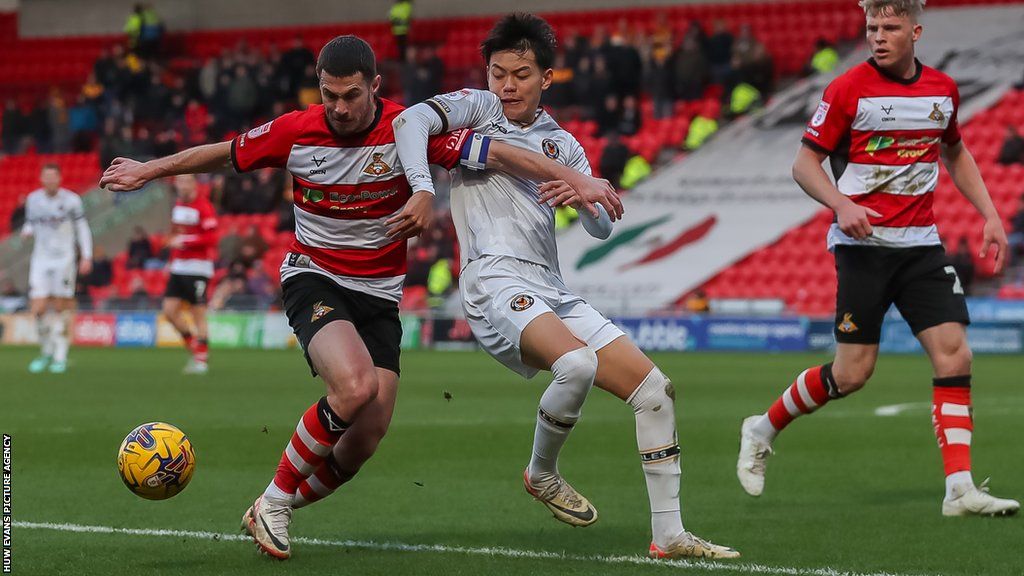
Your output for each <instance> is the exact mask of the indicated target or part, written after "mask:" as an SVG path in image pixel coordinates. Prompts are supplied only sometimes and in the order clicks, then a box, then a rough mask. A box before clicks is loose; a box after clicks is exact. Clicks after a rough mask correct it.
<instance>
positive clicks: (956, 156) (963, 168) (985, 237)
mask: <svg viewBox="0 0 1024 576" xmlns="http://www.w3.org/2000/svg"><path fill="white" fill-rule="evenodd" d="M942 163H943V164H945V165H946V170H949V175H950V176H951V177H952V178H953V183H954V184H956V187H957V190H960V193H961V194H963V195H964V198H967V200H969V201H970V203H971V204H973V205H974V207H975V208H976V209H977V210H978V212H979V213H980V214H981V216H982V217H983V218H984V219H985V227H984V228H983V230H982V241H981V253H980V254H979V256H981V257H982V258H985V257H986V256H987V255H988V251H989V250H990V249H991V250H992V251H993V252H995V259H996V266H995V272H996V273H997V274H998V273H999V271H1000V270H1002V269H1003V264H1004V262H1005V261H1006V247H1007V243H1008V241H1007V238H1006V230H1004V229H1003V220H1002V219H1001V218H1000V217H999V211H997V210H996V206H995V204H993V203H992V197H991V196H990V195H989V193H988V188H987V187H986V186H985V181H984V180H983V179H982V177H981V170H979V169H978V164H977V163H976V162H975V161H974V155H973V154H971V151H970V150H968V149H967V146H965V145H964V143H963V140H961V141H959V142H957V143H956V144H954V145H952V146H947V145H945V144H943V145H942Z"/></svg>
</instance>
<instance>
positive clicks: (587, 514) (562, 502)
mask: <svg viewBox="0 0 1024 576" xmlns="http://www.w3.org/2000/svg"><path fill="white" fill-rule="evenodd" d="M523 486H524V487H525V488H526V491H527V492H528V493H529V494H530V496H533V497H534V498H535V499H537V500H538V501H539V502H540V503H541V504H543V505H545V506H547V508H548V510H550V511H551V514H552V515H554V517H555V519H557V520H560V521H562V522H565V523H566V524H569V525H570V526H580V527H583V526H590V525H591V524H593V523H594V522H597V509H595V508H594V507H593V506H591V505H590V501H589V500H587V499H586V497H585V496H583V495H582V494H580V493H579V492H577V491H576V489H575V488H573V487H572V486H570V485H569V483H568V482H566V481H565V480H564V479H563V478H562V477H561V476H552V477H551V479H550V480H545V481H544V482H542V483H540V484H532V483H531V482H530V477H529V470H524V471H523Z"/></svg>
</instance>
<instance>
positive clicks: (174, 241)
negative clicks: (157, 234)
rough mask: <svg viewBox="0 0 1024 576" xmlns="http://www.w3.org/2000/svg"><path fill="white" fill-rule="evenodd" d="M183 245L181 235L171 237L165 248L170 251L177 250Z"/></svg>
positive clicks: (183, 241)
mask: <svg viewBox="0 0 1024 576" xmlns="http://www.w3.org/2000/svg"><path fill="white" fill-rule="evenodd" d="M184 245H185V239H184V238H182V236H181V234H178V235H177V236H171V239H170V240H168V241H167V247H168V248H170V249H171V250H179V249H181V247H182V246H184Z"/></svg>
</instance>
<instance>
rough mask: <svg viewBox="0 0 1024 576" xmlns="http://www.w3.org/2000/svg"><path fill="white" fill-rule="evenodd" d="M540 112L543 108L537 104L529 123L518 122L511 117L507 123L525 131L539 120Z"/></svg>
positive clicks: (542, 111) (541, 112)
mask: <svg viewBox="0 0 1024 576" xmlns="http://www.w3.org/2000/svg"><path fill="white" fill-rule="evenodd" d="M541 114H544V108H543V107H541V106H538V107H537V113H536V114H534V116H533V120H532V121H531V122H530V123H529V124H519V123H518V122H515V121H513V120H511V119H510V120H509V121H508V122H509V124H511V125H513V126H515V127H516V128H519V129H520V130H522V131H524V132H526V131H527V130H529V129H531V128H533V127H534V126H536V125H537V121H538V120H540V117H541Z"/></svg>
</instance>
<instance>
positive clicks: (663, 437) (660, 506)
mask: <svg viewBox="0 0 1024 576" xmlns="http://www.w3.org/2000/svg"><path fill="white" fill-rule="evenodd" d="M626 401H627V402H629V405H630V406H632V407H633V414H634V415H635V416H636V443H637V447H638V448H639V449H640V460H641V462H642V464H643V470H644V479H645V480H646V481H647V496H648V498H649V499H650V503H651V533H652V535H653V537H654V543H655V545H657V546H658V547H660V548H664V547H665V546H667V545H668V544H669V543H671V542H672V541H673V540H675V539H676V537H678V536H679V535H680V534H682V532H683V530H684V528H683V518H682V515H681V514H680V506H679V478H680V476H681V471H680V465H679V444H678V442H677V439H676V413H675V390H674V389H673V388H672V382H670V381H669V379H668V378H667V377H666V376H665V375H664V374H662V372H661V370H659V369H658V368H657V367H655V368H654V369H652V370H651V372H650V373H649V374H648V375H647V377H646V378H644V381H643V382H641V383H640V385H639V386H637V388H636V390H634V391H633V393H632V394H630V396H629V398H628V399H627V400H626Z"/></svg>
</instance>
